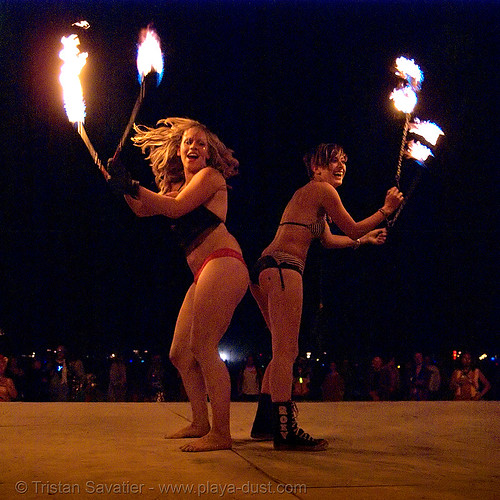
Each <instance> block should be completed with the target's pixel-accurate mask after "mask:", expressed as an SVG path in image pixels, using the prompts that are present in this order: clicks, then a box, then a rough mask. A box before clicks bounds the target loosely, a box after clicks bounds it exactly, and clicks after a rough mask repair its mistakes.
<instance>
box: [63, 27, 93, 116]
mask: <svg viewBox="0 0 500 500" xmlns="http://www.w3.org/2000/svg"><path fill="white" fill-rule="evenodd" d="M61 43H62V44H63V46H64V48H63V49H62V50H61V52H59V57H60V58H61V59H62V60H63V62H64V63H63V65H62V66H61V75H60V76H59V81H60V82H61V85H62V88H63V99H64V108H65V109H66V114H67V115H68V119H69V121H70V122H72V123H76V122H80V123H83V121H84V119H85V102H84V100H83V90H82V85H81V83H80V72H81V70H82V68H83V67H84V66H85V63H86V62H87V57H88V54H87V53H86V52H80V49H78V45H80V40H79V39H78V36H77V35H70V36H69V37H65V36H63V37H62V38H61Z"/></svg>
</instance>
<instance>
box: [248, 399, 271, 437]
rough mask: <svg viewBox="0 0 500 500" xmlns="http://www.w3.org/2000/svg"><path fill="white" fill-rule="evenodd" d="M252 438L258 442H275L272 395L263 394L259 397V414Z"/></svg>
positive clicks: (257, 414) (254, 422) (254, 423)
mask: <svg viewBox="0 0 500 500" xmlns="http://www.w3.org/2000/svg"><path fill="white" fill-rule="evenodd" d="M250 436H251V438H252V439H255V440H256V441H272V440H273V437H274V434H273V403H272V401H271V395H270V394H264V393H261V394H260V396H259V404H258V406H257V413H256V414H255V420H254V421H253V426H252V431H251V432H250Z"/></svg>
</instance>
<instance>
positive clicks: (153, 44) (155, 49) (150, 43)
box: [137, 26, 163, 85]
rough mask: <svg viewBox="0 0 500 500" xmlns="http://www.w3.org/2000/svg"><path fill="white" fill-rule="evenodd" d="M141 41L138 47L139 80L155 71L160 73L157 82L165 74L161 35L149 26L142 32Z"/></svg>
mask: <svg viewBox="0 0 500 500" xmlns="http://www.w3.org/2000/svg"><path fill="white" fill-rule="evenodd" d="M139 38H140V43H139V46H138V48H137V71H138V72H139V82H141V83H142V82H143V81H144V78H145V77H146V75H148V74H149V73H151V71H155V72H156V73H157V74H158V81H157V84H158V85H159V84H160V81H161V78H162V76H163V54H162V52H161V41H160V37H159V36H158V34H157V33H156V31H155V30H154V29H152V28H151V27H150V26H148V27H147V28H146V29H143V30H142V31H141V34H140V37H139Z"/></svg>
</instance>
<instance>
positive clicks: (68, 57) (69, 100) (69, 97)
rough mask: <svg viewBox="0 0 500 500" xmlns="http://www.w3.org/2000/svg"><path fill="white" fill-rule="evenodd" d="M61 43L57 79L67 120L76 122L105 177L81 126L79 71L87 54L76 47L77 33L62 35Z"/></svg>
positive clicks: (82, 119)
mask: <svg viewBox="0 0 500 500" xmlns="http://www.w3.org/2000/svg"><path fill="white" fill-rule="evenodd" d="M61 43H62V44H63V47H64V48H63V49H62V50H61V52H59V57H60V58H61V59H62V61H63V65H62V67H61V75H60V76H59V81H60V82H61V86H62V88H63V100H64V108H65V109H66V114H67V116H68V120H69V121H70V122H71V123H73V124H75V123H76V124H77V130H78V133H79V134H80V137H81V138H82V140H83V142H84V143H85V145H86V146H87V149H88V150H89V152H90V155H91V156H92V159H93V160H94V163H95V164H96V165H97V166H98V167H99V169H100V170H101V172H102V173H103V175H104V176H105V177H106V178H107V177H108V173H107V172H106V169H105V168H104V166H103V164H102V162H101V160H100V159H99V155H98V154H97V151H96V150H95V148H94V146H93V145H92V143H91V142H90V139H89V137H88V135H87V132H86V131H85V127H84V126H83V122H84V120H85V101H84V99H83V90H82V84H81V83H80V72H81V71H82V69H83V67H84V66H85V64H86V62H87V57H88V54H87V53H86V52H80V49H79V48H78V46H79V45H80V40H79V38H78V36H77V35H70V36H69V37H64V36H63V37H62V38H61Z"/></svg>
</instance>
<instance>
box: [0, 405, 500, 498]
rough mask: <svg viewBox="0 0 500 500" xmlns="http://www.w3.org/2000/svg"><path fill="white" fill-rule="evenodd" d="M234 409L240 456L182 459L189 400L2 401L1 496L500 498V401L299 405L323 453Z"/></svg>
mask: <svg viewBox="0 0 500 500" xmlns="http://www.w3.org/2000/svg"><path fill="white" fill-rule="evenodd" d="M255 408H256V404H255V403H232V406H231V412H232V415H231V429H232V434H233V439H234V445H233V449H232V450H225V451H216V452H208V453H207V452H205V453H183V452H181V451H179V446H180V445H181V444H182V443H183V442H184V440H166V439H164V437H163V436H164V435H165V433H167V432H173V431H174V430H177V428H179V427H181V426H184V425H186V421H187V420H189V418H190V408H189V405H188V403H2V404H0V428H1V438H2V453H1V458H0V499H2V500H3V499H9V500H10V499H16V498H19V499H20V500H21V499H23V500H24V499H31V498H37V499H38V498H49V497H50V498H91V497H92V498H116V499H118V498H130V497H135V498H148V499H149V498H158V499H160V498H204V497H208V498H235V499H250V498H252V499H257V498H283V499H288V498H299V499H321V500H329V499H349V500H351V499H370V500H374V499H384V500H385V499H405V500H406V499H417V498H418V499H439V500H443V499H480V500H489V499H491V500H493V499H497V498H500V477H499V464H500V452H499V442H500V439H499V437H500V403H499V402H493V401H491V402H489V401H479V402H451V401H447V402H395V403H370V402H342V403H307V402H305V403H299V417H298V420H299V423H300V425H301V426H302V427H303V428H304V429H305V430H306V431H307V432H309V433H310V434H312V435H313V436H317V437H325V438H326V439H328V440H329V441H330V447H329V449H328V450H327V451H324V452H316V453H313V452H308V453H299V452H282V451H281V452H279V451H274V450H273V449H272V444H271V443H269V442H268V443H266V442H254V441H252V440H251V439H250V437H249V429H250V427H251V423H252V420H253V416H254V414H255Z"/></svg>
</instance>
